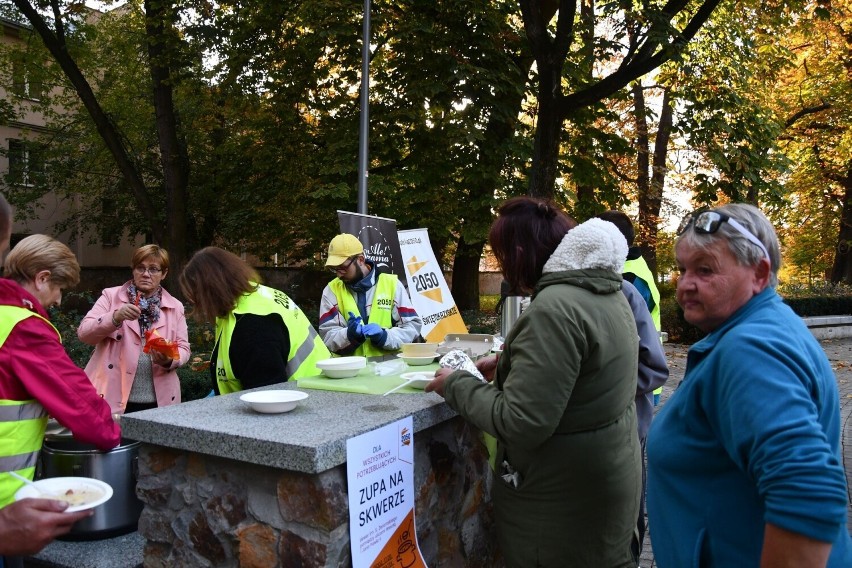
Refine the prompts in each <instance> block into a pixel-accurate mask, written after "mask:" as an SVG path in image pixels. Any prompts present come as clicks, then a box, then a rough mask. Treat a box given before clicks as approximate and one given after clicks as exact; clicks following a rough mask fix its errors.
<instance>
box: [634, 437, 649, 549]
mask: <svg viewBox="0 0 852 568" xmlns="http://www.w3.org/2000/svg"><path fill="white" fill-rule="evenodd" d="M639 447H640V448H641V453H642V492H641V493H640V495H639V519H637V521H636V533H634V535H633V545H632V547H631V548H632V550H633V555H634V556H635V557H636V562H639V555H640V554H642V543H643V542H644V540H645V533H646V532H647V530H648V525H647V524H646V523H645V483H646V479H645V438H642V439H641V440H639ZM637 538H638V540H637Z"/></svg>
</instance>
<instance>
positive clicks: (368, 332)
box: [364, 323, 388, 347]
mask: <svg viewBox="0 0 852 568" xmlns="http://www.w3.org/2000/svg"><path fill="white" fill-rule="evenodd" d="M364 336H365V337H369V338H370V341H371V342H372V343H373V345H375V346H376V347H383V346H384V344H385V342H386V341H387V340H388V332H387V331H385V330H384V329H382V326H380V325H379V324H377V323H368V324H367V325H365V326H364Z"/></svg>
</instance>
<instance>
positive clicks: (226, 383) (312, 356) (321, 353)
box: [216, 286, 331, 394]
mask: <svg viewBox="0 0 852 568" xmlns="http://www.w3.org/2000/svg"><path fill="white" fill-rule="evenodd" d="M237 314H254V315H258V316H266V315H269V314H278V315H280V316H281V319H283V320H284V325H285V326H287V333H288V334H289V335H290V353H289V354H288V357H287V379H298V378H300V377H310V376H312V375H319V374H320V370H319V369H317V366H316V363H317V361H321V360H323V359H328V358H330V357H331V353H329V351H328V348H327V347H326V346H325V344H324V343H323V342H322V339H321V338H320V336H319V334H318V333H317V332H316V330H315V329H314V328H313V326H312V325H311V322H310V321H308V318H307V316H306V315H305V313H304V312H303V311H302V310H301V309H300V308H299V306H297V305H296V303H295V302H294V301H293V300H291V299H290V298H289V296H287V294H285V293H284V292H282V291H280V290H276V289H274V288H269V287H268V286H258V287H257V290H255V291H254V292H252V293H250V294H244V295H242V296H240V298H239V299H238V300H237V305H236V306H235V307H234V309H233V310H231V313H229V314H228V315H227V316H225V317H221V318H216V343H217V345H218V352H217V357H216V382H217V383H218V385H219V392H220V393H221V394H228V393H232V392H237V391H241V390H243V385H242V383H240V381H239V379H237V378H236V377H235V376H234V371H233V368H232V367H231V357H230V348H231V338H232V337H233V334H234V327H236V325H237Z"/></svg>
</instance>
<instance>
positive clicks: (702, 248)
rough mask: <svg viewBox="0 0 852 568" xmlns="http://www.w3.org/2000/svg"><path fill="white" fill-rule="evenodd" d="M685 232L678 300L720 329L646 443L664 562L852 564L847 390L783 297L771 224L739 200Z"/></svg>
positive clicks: (654, 525) (803, 567) (697, 352)
mask: <svg viewBox="0 0 852 568" xmlns="http://www.w3.org/2000/svg"><path fill="white" fill-rule="evenodd" d="M678 233H679V237H678V240H677V242H676V245H675V255H676V258H677V264H678V268H679V269H680V278H679V280H678V284H677V300H678V303H679V304H680V305H681V307H682V308H683V312H684V317H685V318H686V320H687V321H688V322H690V323H691V324H693V325H695V326H697V327H699V328H700V329H702V330H703V331H705V332H707V333H708V335H707V336H706V337H705V338H704V339H702V340H701V341H699V342H698V343H696V344H695V345H693V346H692V347H691V348H690V350H689V355H688V357H687V368H686V375H685V376H684V379H683V382H682V383H681V384H680V386H679V387H678V389H677V390H676V391H675V392H674V394H673V395H672V397H671V398H670V399H669V400H668V401H667V403H666V404H665V406H664V407H663V408H662V410H661V411H660V412H659V414H658V415H657V417H656V418H655V419H654V422H653V424H652V425H651V431H650V433H649V435H648V446H647V449H648V520H649V526H650V530H651V532H652V535H653V547H654V558H655V561H656V563H657V565H658V566H660V568H684V567H691V566H694V567H699V566H700V567H728V566H737V567H740V566H755V567H756V566H772V567H783V566H796V567H797V568H807V567H812V566H819V567H824V566H830V567H832V568H840V567H841V566H842V567H846V568H848V567H849V566H852V542H850V537H849V533H848V531H847V527H846V507H847V503H848V497H847V487H846V479H845V474H844V470H843V467H842V457H841V447H840V413H839V400H838V391H837V383H836V380H835V378H834V375H833V373H832V370H831V366H830V365H829V362H828V359H827V358H826V356H825V353H824V352H823V350H822V348H821V347H820V345H819V343H818V342H817V341H816V340H815V339H814V337H813V335H811V333H810V332H809V331H808V329H807V328H806V327H805V325H804V323H803V322H802V320H801V318H799V317H798V316H796V315H795V314H794V313H793V311H792V310H791V309H790V308H789V307H788V306H787V305H786V304H784V303H783V301H782V300H781V298H780V297H779V296H778V295H777V294H776V293H775V286H776V284H777V281H778V280H777V273H778V267H779V265H780V259H781V255H780V252H779V248H778V240H777V237H776V236H775V232H774V230H773V228H772V225H771V224H770V223H769V221H768V220H767V219H766V217H764V216H763V214H762V213H760V211H758V210H757V209H756V208H755V207H752V206H750V205H744V204H729V205H725V206H723V207H719V208H717V209H713V210H709V211H699V212H696V213H693V214H692V215H690V216H688V217H687V218H686V219H684V223H682V225H681V228H680V230H679V231H678Z"/></svg>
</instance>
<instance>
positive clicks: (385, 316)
mask: <svg viewBox="0 0 852 568" xmlns="http://www.w3.org/2000/svg"><path fill="white" fill-rule="evenodd" d="M397 280H399V279H398V278H397V276H396V275H395V274H379V279H378V281H377V282H376V291H375V292H374V293H373V305H372V307H371V308H370V320H369V322H370V323H377V324H379V325H380V326H382V327H383V328H385V329H387V328H389V327H391V326H392V325H393V317H392V315H393V299H394V297H395V296H396V282H397ZM329 286H330V287H331V291H332V292H334V295H335V296H336V297H337V309H338V310H340V314H341V316H343V319H346V318H347V317H348V315H349V312H352V313H353V314H355V315H356V316H361V319H362V320H364V314H362V313H361V311H360V310H359V309H358V302H357V301H356V299H355V295H354V294H352V292H350V291H349V288H347V287H346V284H344V283H343V281H342V280H341V279H340V278H335V279H334V280H332V281H331V282H330V283H329ZM387 354H388V352H387V351H385V350H384V349H382V348H381V347H376V346H375V345H373V343H372V342H371V341H370V340H367V341H365V342H364V343H362V344H361V345H359V346H358V348H357V349H356V350H355V353H354V355H362V356H364V357H380V356H382V355H387Z"/></svg>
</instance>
